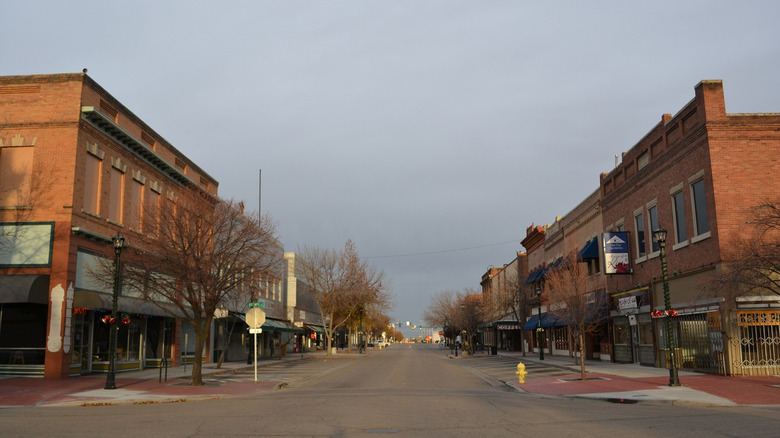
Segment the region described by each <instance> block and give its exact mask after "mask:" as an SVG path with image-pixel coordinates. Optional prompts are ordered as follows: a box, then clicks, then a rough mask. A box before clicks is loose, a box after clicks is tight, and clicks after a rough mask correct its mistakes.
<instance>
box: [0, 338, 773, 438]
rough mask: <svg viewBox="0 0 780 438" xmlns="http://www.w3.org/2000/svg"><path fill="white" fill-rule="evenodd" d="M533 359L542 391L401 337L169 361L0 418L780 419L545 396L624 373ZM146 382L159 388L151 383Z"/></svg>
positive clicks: (226, 429)
mask: <svg viewBox="0 0 780 438" xmlns="http://www.w3.org/2000/svg"><path fill="white" fill-rule="evenodd" d="M530 359H531V358H530V357H529V358H526V359H525V360H528V363H529V365H528V371H529V373H530V374H529V376H528V379H527V381H526V384H527V385H528V388H536V389H535V392H536V393H531V392H526V391H525V390H523V389H522V387H523V385H519V384H516V381H514V380H511V379H512V374H513V370H514V368H515V365H516V364H517V362H518V360H522V358H521V357H518V358H513V357H506V356H477V357H465V358H464V357H462V355H461V356H458V357H457V358H456V357H454V356H453V355H452V354H451V351H450V350H449V349H444V348H442V347H440V346H438V345H431V344H417V345H403V344H396V345H392V346H390V347H388V348H385V349H382V350H378V349H376V350H369V352H368V354H366V355H362V356H357V355H345V354H339V355H338V356H337V357H336V358H332V359H328V358H326V357H325V356H324V355H309V356H307V357H306V358H304V359H299V360H295V361H293V360H286V361H277V362H276V363H267V364H264V366H262V367H260V368H259V370H258V381H257V382H255V381H254V372H253V369H252V367H251V366H246V365H245V364H242V367H241V368H239V369H236V370H234V372H230V373H222V374H215V375H208V376H206V379H205V380H206V385H205V387H203V388H188V387H186V386H183V385H182V383H183V382H186V379H184V378H181V377H176V376H181V375H182V370H180V369H174V370H172V372H171V378H170V379H169V382H168V383H167V384H166V383H158V381H157V380H156V379H152V378H151V376H152V374H148V378H147V379H146V380H145V381H144V380H143V379H133V378H132V377H131V376H126V375H124V374H120V375H119V376H118V378H117V382H118V386H119V389H117V390H115V391H118V392H116V393H112V394H108V395H106V397H111V396H113V397H114V399H113V400H108V399H102V398H101V394H103V395H105V392H106V390H92V391H89V390H88V388H86V387H84V388H82V389H83V391H81V392H74V391H75V390H74V391H71V392H70V393H69V394H68V395H67V396H61V398H59V399H57V398H56V397H52V398H50V399H49V400H48V402H38V403H34V404H29V405H26V406H25V405H24V404H22V403H20V404H17V405H16V406H12V405H10V404H9V403H8V400H7V398H8V397H4V396H0V400H2V401H3V407H2V408H0V424H2V428H3V429H2V430H3V433H2V435H3V436H13V437H17V436H43V435H46V436H52V437H77V436H78V437H89V436H106V435H107V434H108V435H111V434H115V433H131V434H133V435H142V436H143V435H156V436H165V437H244V436H246V437H250V436H252V437H254V436H277V437H278V436H285V437H287V436H289V437H299V436H377V435H395V436H405V437H406V436H412V437H418V436H419V437H467V436H468V437H472V436H480V435H482V436H491V437H493V436H496V437H500V436H507V437H509V436H512V437H525V436H528V437H530V436H534V437H536V436H556V437H568V436H571V437H575V436H576V437H583V436H585V437H587V436H606V435H615V434H620V435H631V436H632V437H637V438H639V437H669V436H708V437H718V436H723V437H726V436H727V437H748V436H767V435H772V434H773V433H774V432H773V431H776V430H778V427H780V415H778V413H780V404H753V405H736V404H735V405H731V406H723V405H718V404H717V403H716V404H713V403H707V402H706V400H707V399H702V400H705V402H700V403H697V402H690V401H688V402H685V401H683V402H681V401H680V400H667V401H665V400H663V399H659V398H657V397H656V398H655V399H653V400H649V399H648V400H640V401H638V402H637V400H631V402H630V403H626V402H624V403H610V401H616V400H614V398H610V397H600V398H593V399H591V398H587V397H575V396H560V395H557V396H552V395H547V394H546V393H545V392H544V391H541V390H540V388H542V387H555V386H556V385H557V387H558V388H562V387H563V386H565V385H568V384H569V383H571V384H574V385H581V384H583V383H584V384H594V385H603V384H604V383H603V382H608V381H612V382H613V383H612V385H613V386H615V385H617V383H615V382H616V381H617V380H618V379H615V378H607V377H599V378H597V379H596V378H594V381H593V382H592V383H591V382H590V381H588V382H576V381H574V380H571V381H570V380H569V379H568V378H569V377H576V375H577V373H576V372H574V371H571V370H569V369H568V368H567V367H564V366H561V365H560V362H558V363H554V361H549V362H548V363H540V362H539V361H530ZM616 366H619V365H616ZM651 370H652V369H651ZM660 371H661V372H663V371H664V370H660ZM596 374H598V373H596ZM596 374H594V375H596ZM589 375H590V374H589ZM598 375H599V376H601V374H598ZM96 377H100V376H96ZM684 378H687V379H688V380H692V379H695V378H697V376H694V375H691V376H684ZM717 378H719V379H725V380H722V381H725V382H728V381H729V380H730V379H733V378H724V377H717ZM589 379H590V378H589ZM90 380H94V381H95V382H98V381H99V380H96V379H93V378H92V377H82V378H78V379H69V380H68V382H71V383H70V384H71V385H76V384H80V385H82V386H88V385H87V384H86V383H83V382H88V383H89V381H90ZM30 381H37V382H43V383H42V384H43V385H45V384H51V382H48V381H46V382H44V381H43V380H42V379H29V378H12V379H3V380H0V392H3V393H5V394H9V393H10V392H9V391H13V390H16V391H22V390H21V389H19V388H20V387H21V386H22V385H23V383H22V382H30ZM627 381H629V380H627ZM683 384H684V385H685V381H684V380H683ZM534 385H536V386H534ZM97 386H100V385H97ZM721 386H723V385H721ZM144 388H156V389H153V390H151V389H150V390H149V391H146V392H145V391H143V389H144ZM177 389H178V390H180V391H187V390H190V389H197V390H198V392H197V393H195V392H192V393H189V394H198V395H197V396H194V395H189V396H187V395H182V393H177V392H176V390H177ZM611 390H612V391H614V390H615V388H614V387H613V388H612V389H611ZM657 390H658V391H664V389H663V388H660V387H659V388H658V389H657ZM685 390H688V391H692V392H697V391H693V390H689V389H685ZM773 390H774V391H776V392H780V389H778V388H773ZM122 391H127V392H125V393H124V394H135V395H134V396H132V397H129V398H126V399H122V398H121V397H119V396H118V395H115V394H121V393H122ZM109 392H110V391H109ZM558 392H560V390H558ZM591 392H592V391H591ZM651 392H652V391H645V393H647V394H649V393H651ZM163 393H166V394H167V395H168V396H167V397H163V396H162V394H163ZM697 393H698V392H697ZM19 394H20V397H21V395H22V392H20V393H19ZM770 394H771V393H770ZM28 395H29V394H28ZM79 397H81V398H79ZM714 400H718V399H714Z"/></svg>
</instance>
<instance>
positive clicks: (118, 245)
mask: <svg viewBox="0 0 780 438" xmlns="http://www.w3.org/2000/svg"><path fill="white" fill-rule="evenodd" d="M124 240H125V239H124V237H122V236H121V235H117V236H116V237H114V238H113V239H112V241H113V243H114V291H113V297H112V301H111V320H110V321H109V327H108V374H107V375H106V387H105V389H116V340H117V339H116V338H117V331H118V330H119V325H118V324H117V302H118V301H119V288H120V284H119V281H120V266H119V262H120V260H119V257H120V254H121V253H122V245H123V244H124Z"/></svg>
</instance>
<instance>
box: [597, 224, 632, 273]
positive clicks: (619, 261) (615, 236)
mask: <svg viewBox="0 0 780 438" xmlns="http://www.w3.org/2000/svg"><path fill="white" fill-rule="evenodd" d="M602 241H603V242H604V273H606V274H630V273H631V265H629V262H628V233H627V232H624V231H621V232H618V233H604V235H603V236H602Z"/></svg>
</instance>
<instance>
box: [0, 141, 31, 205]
mask: <svg viewBox="0 0 780 438" xmlns="http://www.w3.org/2000/svg"><path fill="white" fill-rule="evenodd" d="M32 164H33V148H31V147H9V148H0V205H2V206H6V207H9V206H23V205H28V204H29V203H30V199H29V198H30V180H31V178H32Z"/></svg>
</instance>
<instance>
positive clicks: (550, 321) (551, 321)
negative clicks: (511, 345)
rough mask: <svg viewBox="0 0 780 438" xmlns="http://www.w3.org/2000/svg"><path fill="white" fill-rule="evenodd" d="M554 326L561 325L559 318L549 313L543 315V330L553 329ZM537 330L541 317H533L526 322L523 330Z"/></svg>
mask: <svg viewBox="0 0 780 438" xmlns="http://www.w3.org/2000/svg"><path fill="white" fill-rule="evenodd" d="M554 325H560V324H559V321H558V318H556V317H555V316H553V315H551V314H549V313H543V314H542V328H547V327H552V326H554ZM537 328H539V315H534V316H532V317H531V318H530V319H529V320H528V321H526V322H525V325H523V330H536V329H537Z"/></svg>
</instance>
